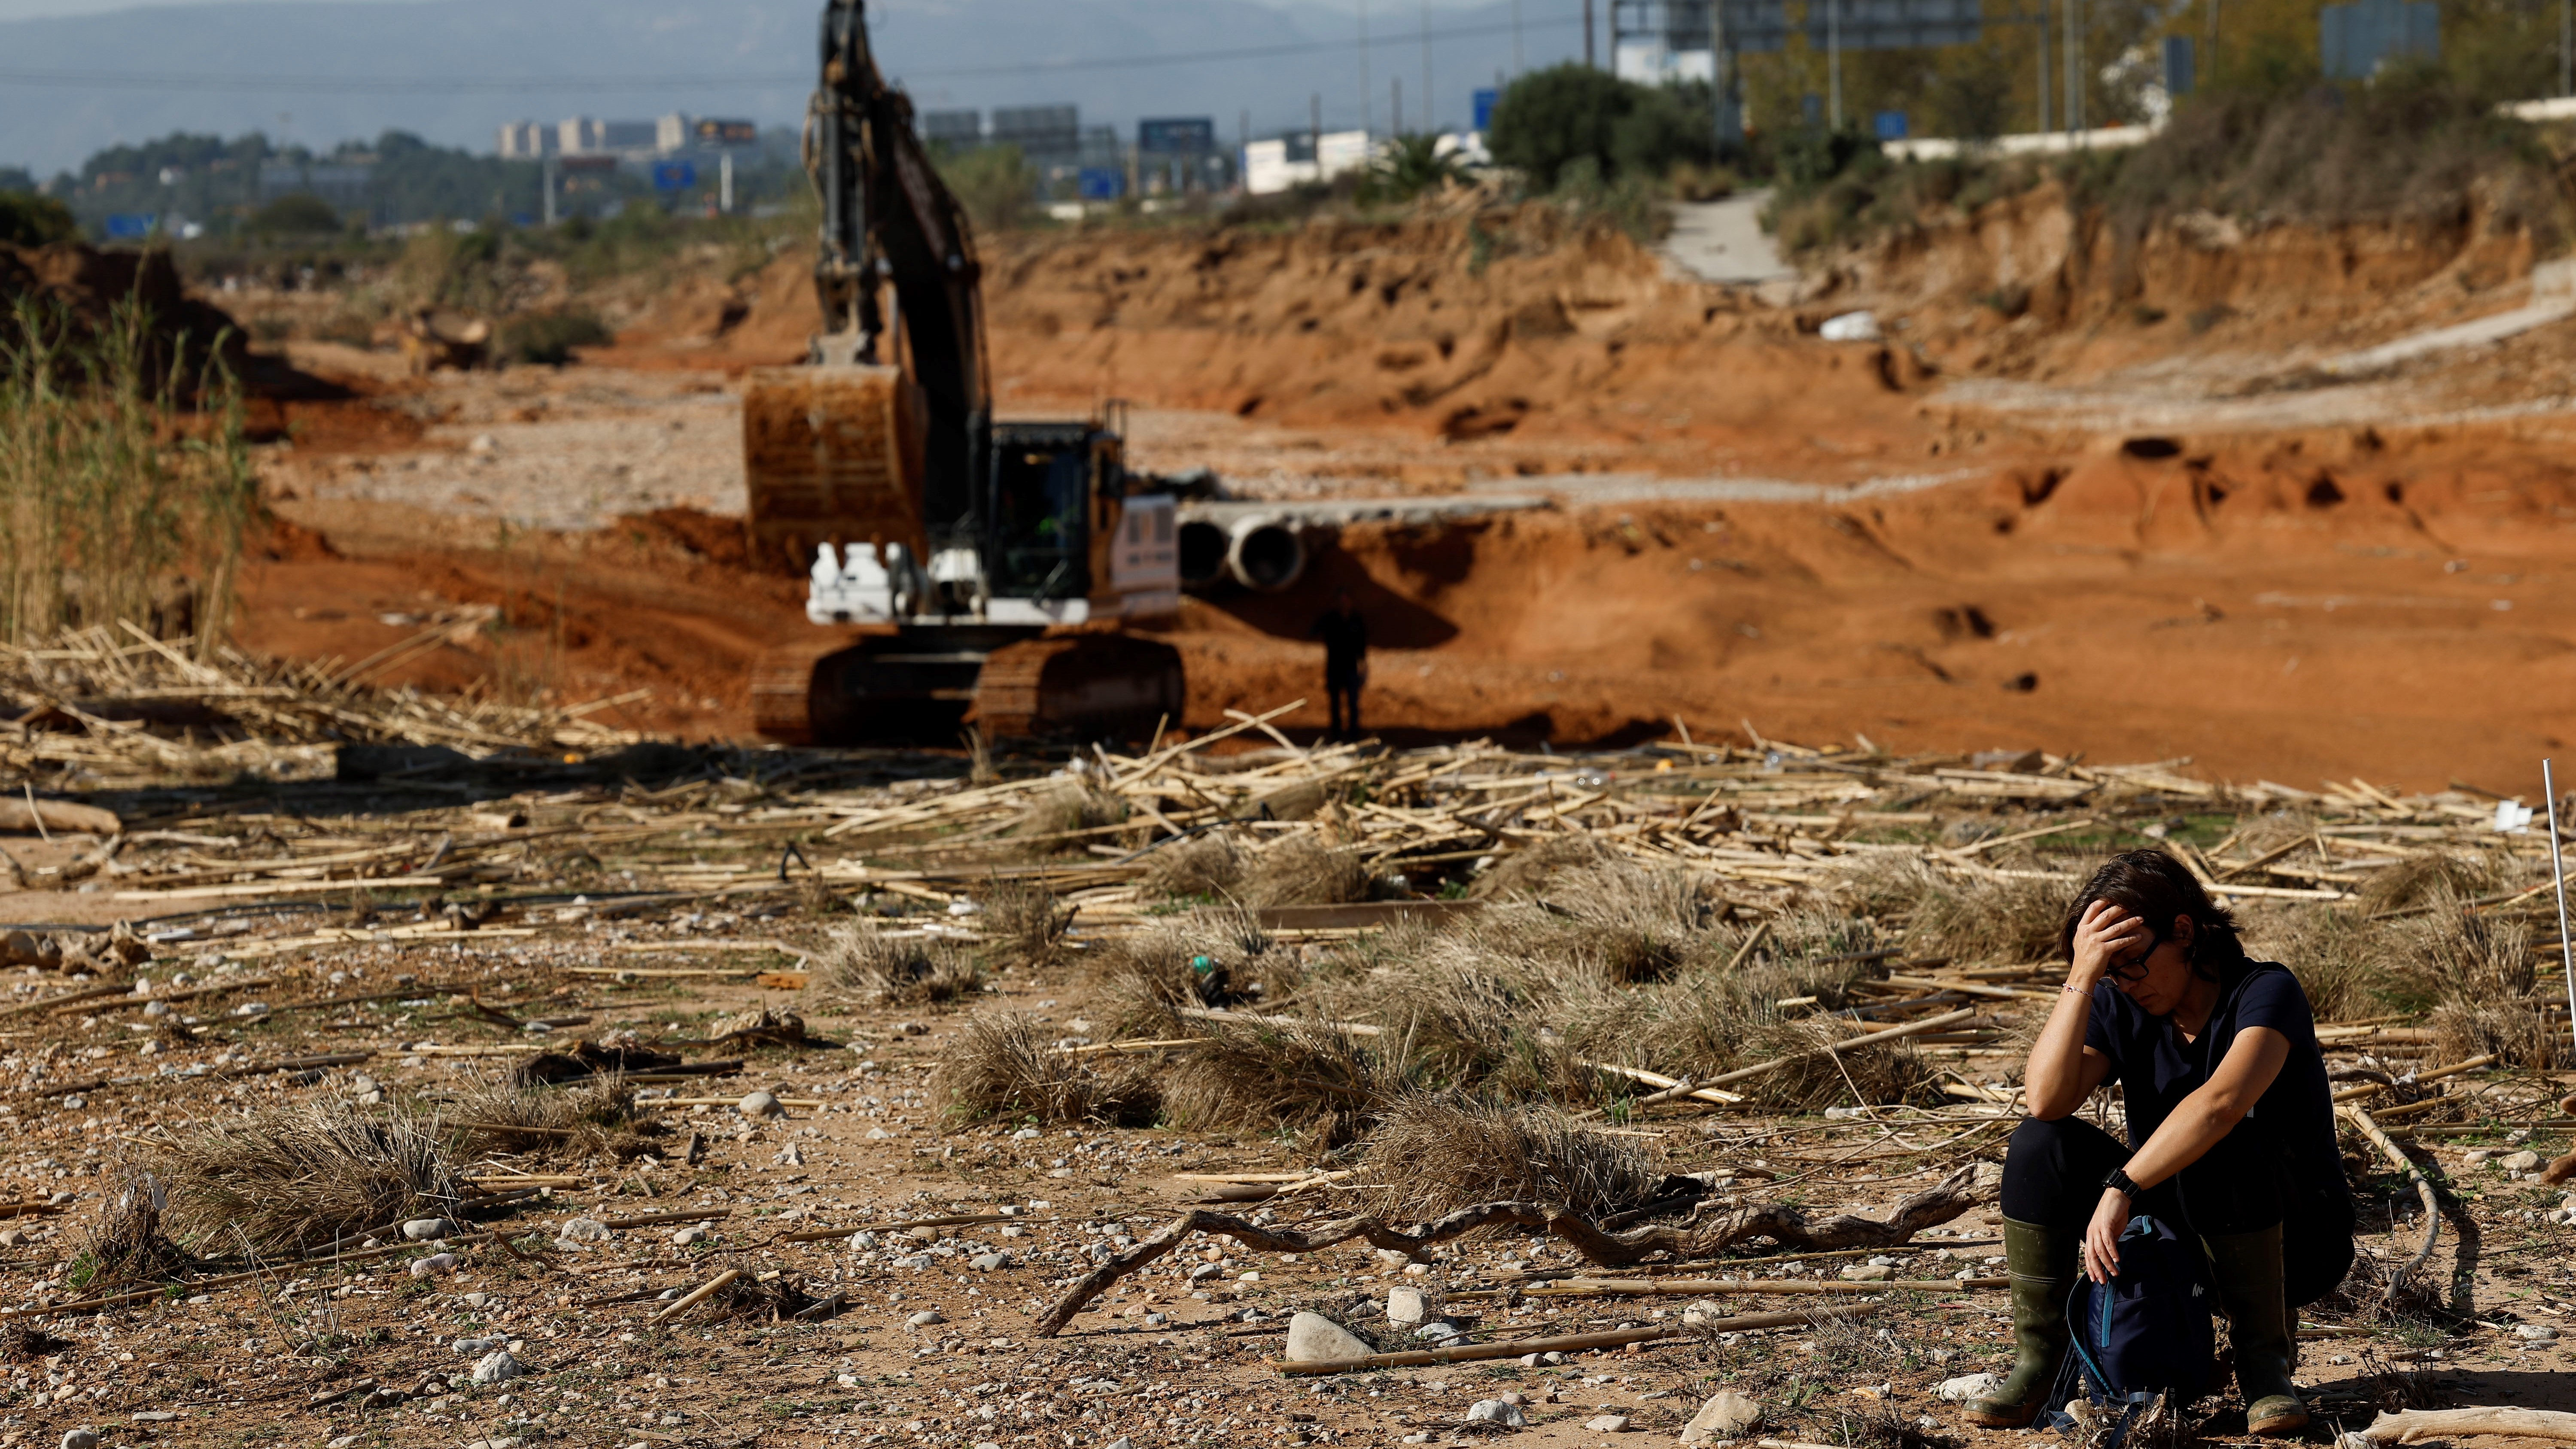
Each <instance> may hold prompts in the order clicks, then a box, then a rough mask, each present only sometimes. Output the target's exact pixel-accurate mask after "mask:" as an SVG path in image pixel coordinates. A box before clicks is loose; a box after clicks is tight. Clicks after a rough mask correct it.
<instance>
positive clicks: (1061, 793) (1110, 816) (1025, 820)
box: [1010, 779, 1127, 850]
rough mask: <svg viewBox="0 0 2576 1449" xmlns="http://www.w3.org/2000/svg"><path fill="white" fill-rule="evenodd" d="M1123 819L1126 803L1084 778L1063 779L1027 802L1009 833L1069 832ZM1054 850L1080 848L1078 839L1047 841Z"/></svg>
mask: <svg viewBox="0 0 2576 1449" xmlns="http://www.w3.org/2000/svg"><path fill="white" fill-rule="evenodd" d="M1126 820H1127V802H1126V801H1125V800H1122V799H1120V798H1119V797H1118V796H1116V795H1113V794H1111V793H1109V792H1108V791H1106V790H1103V789H1101V788H1100V787H1098V786H1096V785H1094V784H1092V783H1091V782H1090V781H1089V780H1087V779H1067V780H1066V781H1064V782H1063V783H1062V784H1060V785H1058V786H1056V787H1055V788H1054V789H1052V790H1048V791H1046V792H1044V793H1043V794H1040V795H1038V796H1036V797H1034V798H1033V799H1031V800H1030V801H1029V804H1028V808H1027V809H1026V810H1024V811H1023V812H1021V815H1020V818H1019V821H1018V822H1017V823H1016V824H1014V825H1013V826H1012V827H1011V832H1010V833H1011V834H1012V835H1013V836H1015V837H1018V838H1020V839H1023V840H1026V839H1032V838H1036V837H1045V836H1064V835H1071V834H1073V833H1074V832H1075V831H1079V830H1098V829H1100V828H1102V827H1103V826H1109V825H1121V824H1124V823H1126ZM1046 843H1047V844H1048V845H1050V846H1052V847H1054V848H1056V849H1067V848H1070V849H1074V850H1079V849H1080V848H1081V842H1079V841H1061V840H1057V841H1047V842H1046Z"/></svg>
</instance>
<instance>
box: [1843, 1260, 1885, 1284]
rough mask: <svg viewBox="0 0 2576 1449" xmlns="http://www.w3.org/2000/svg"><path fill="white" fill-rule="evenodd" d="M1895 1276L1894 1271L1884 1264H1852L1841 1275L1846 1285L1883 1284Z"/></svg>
mask: <svg viewBox="0 0 2576 1449" xmlns="http://www.w3.org/2000/svg"><path fill="white" fill-rule="evenodd" d="M1895 1276H1896V1270H1895V1269H1894V1268H1891V1267H1888V1266H1887V1265H1886V1264H1884V1263H1854V1264H1852V1265H1851V1266H1850V1267H1848V1268H1845V1269H1844V1270H1843V1273H1842V1277H1843V1281H1844V1282H1846V1283H1884V1282H1886V1281H1888V1280H1889V1279H1891V1278H1893V1277H1895Z"/></svg>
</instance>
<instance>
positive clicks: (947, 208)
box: [806, 0, 992, 534]
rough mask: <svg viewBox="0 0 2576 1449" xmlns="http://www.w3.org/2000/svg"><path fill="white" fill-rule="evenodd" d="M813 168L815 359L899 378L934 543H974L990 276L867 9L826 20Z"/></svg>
mask: <svg viewBox="0 0 2576 1449" xmlns="http://www.w3.org/2000/svg"><path fill="white" fill-rule="evenodd" d="M806 168H807V170H808V171H809V172H810V173H811V174H812V176H813V179H814V186H815V189H816V191H817V192H819V193H820V194H821V197H822V202H823V235H822V250H821V254H820V256H819V258H818V259H817V260H816V262H815V264H814V290H815V294H816V296H817V298H818V299H819V300H820V302H821V304H822V309H823V333H822V335H821V336H819V337H817V338H816V339H815V357H814V360H815V361H816V362H818V363H886V364H893V365H897V366H900V367H902V369H903V371H904V372H905V374H906V375H907V376H908V377H909V378H910V379H911V380H912V382H913V384H914V385H915V386H916V387H918V388H919V389H920V391H921V402H922V405H923V413H924V416H923V417H922V419H921V437H920V440H919V442H920V449H921V455H922V480H921V481H922V496H921V500H920V508H921V522H922V523H923V524H924V525H925V526H926V527H927V528H928V529H929V530H930V531H931V532H932V533H934V534H938V533H947V532H951V531H971V529H972V526H973V514H974V512H975V505H976V495H977V493H978V492H979V491H980V490H979V489H978V488H977V487H976V486H975V480H977V479H979V478H980V477H982V475H983V466H982V465H983V461H984V452H985V449H986V447H987V446H988V445H989V437H990V434H991V430H992V404H991V388H990V384H989V379H988V375H987V371H986V362H985V350H984V314H983V300H982V285H983V267H982V264H981V263H980V262H979V261H978V260H977V259H976V256H975V239H974V234H973V231H972V229H971V228H970V227H969V225H968V224H967V220H966V211H965V208H964V207H962V206H960V205H959V204H958V202H957V198H956V196H955V195H954V194H953V193H951V192H950V191H949V189H948V186H947V183H946V182H944V181H942V180H940V178H939V172H938V170H937V168H935V167H934V166H932V164H931V161H930V157H929V155H928V154H927V153H926V152H924V151H923V150H922V147H921V141H920V139H919V137H918V136H917V135H916V134H915V132H914V130H913V124H912V102H911V100H910V99H909V98H908V97H906V96H905V95H904V94H903V93H902V92H901V91H898V90H896V89H895V88H894V87H892V86H890V85H888V84H886V79H885V76H884V74H883V73H882V72H880V71H879V70H878V69H877V63H876V56H875V54H874V52H873V51H871V50H870V49H869V46H868V26H867V5H866V0H829V3H827V4H826V5H825V7H824V10H823V24H822V84H821V86H820V87H819V88H818V89H817V90H816V91H815V93H814V99H813V103H812V107H811V111H810V114H809V116H808V119H807V130H806ZM888 293H891V299H892V303H893V308H892V310H893V312H894V316H893V318H892V319H890V321H891V325H890V324H889V319H888V318H887V317H886V316H885V311H886V307H885V298H886V294H888Z"/></svg>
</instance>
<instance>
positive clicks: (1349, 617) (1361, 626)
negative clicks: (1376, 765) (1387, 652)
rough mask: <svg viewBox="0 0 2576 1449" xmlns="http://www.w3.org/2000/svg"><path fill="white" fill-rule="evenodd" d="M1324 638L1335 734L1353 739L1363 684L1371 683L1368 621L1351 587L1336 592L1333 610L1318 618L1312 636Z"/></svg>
mask: <svg viewBox="0 0 2576 1449" xmlns="http://www.w3.org/2000/svg"><path fill="white" fill-rule="evenodd" d="M1310 637H1313V638H1316V639H1321V640H1323V641H1324V694H1325V695H1326V697H1327V698H1328V699H1329V700H1330V701H1331V708H1332V712H1333V738H1335V739H1337V740H1353V739H1357V738H1359V733H1360V686H1361V685H1363V684H1366V683H1368V621H1367V620H1365V619H1362V618H1361V617H1360V611H1359V606H1358V605H1356V604H1354V603H1352V602H1351V591H1350V590H1348V589H1340V590H1337V591H1335V592H1334V594H1333V609H1332V612H1331V613H1328V614H1326V615H1324V617H1322V618H1320V619H1317V620H1316V621H1315V628H1314V632H1313V634H1312V635H1311V636H1310Z"/></svg>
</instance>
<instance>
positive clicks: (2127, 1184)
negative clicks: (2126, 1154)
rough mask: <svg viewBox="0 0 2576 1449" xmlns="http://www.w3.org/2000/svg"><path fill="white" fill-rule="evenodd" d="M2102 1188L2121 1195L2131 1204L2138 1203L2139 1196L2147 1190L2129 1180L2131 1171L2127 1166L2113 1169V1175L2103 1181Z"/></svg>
mask: <svg viewBox="0 0 2576 1449" xmlns="http://www.w3.org/2000/svg"><path fill="white" fill-rule="evenodd" d="M2102 1186H2104V1187H2105V1188H2108V1189H2110V1190H2112V1191H2115V1192H2117V1193H2119V1194H2120V1195H2121V1196H2122V1197H2125V1198H2127V1199H2128V1200H2129V1201H2131V1202H2136V1201H2137V1200H2138V1194H2139V1193H2141V1192H2144V1191H2145V1190H2146V1189H2144V1188H2141V1187H2139V1186H2138V1185H2137V1184H2136V1183H2134V1182H2131V1181H2130V1180H2129V1169H2128V1167H2127V1166H2126V1165H2122V1166H2119V1167H2115V1168H2112V1169H2111V1175H2110V1176H2109V1177H2106V1178H2104V1179H2102Z"/></svg>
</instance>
